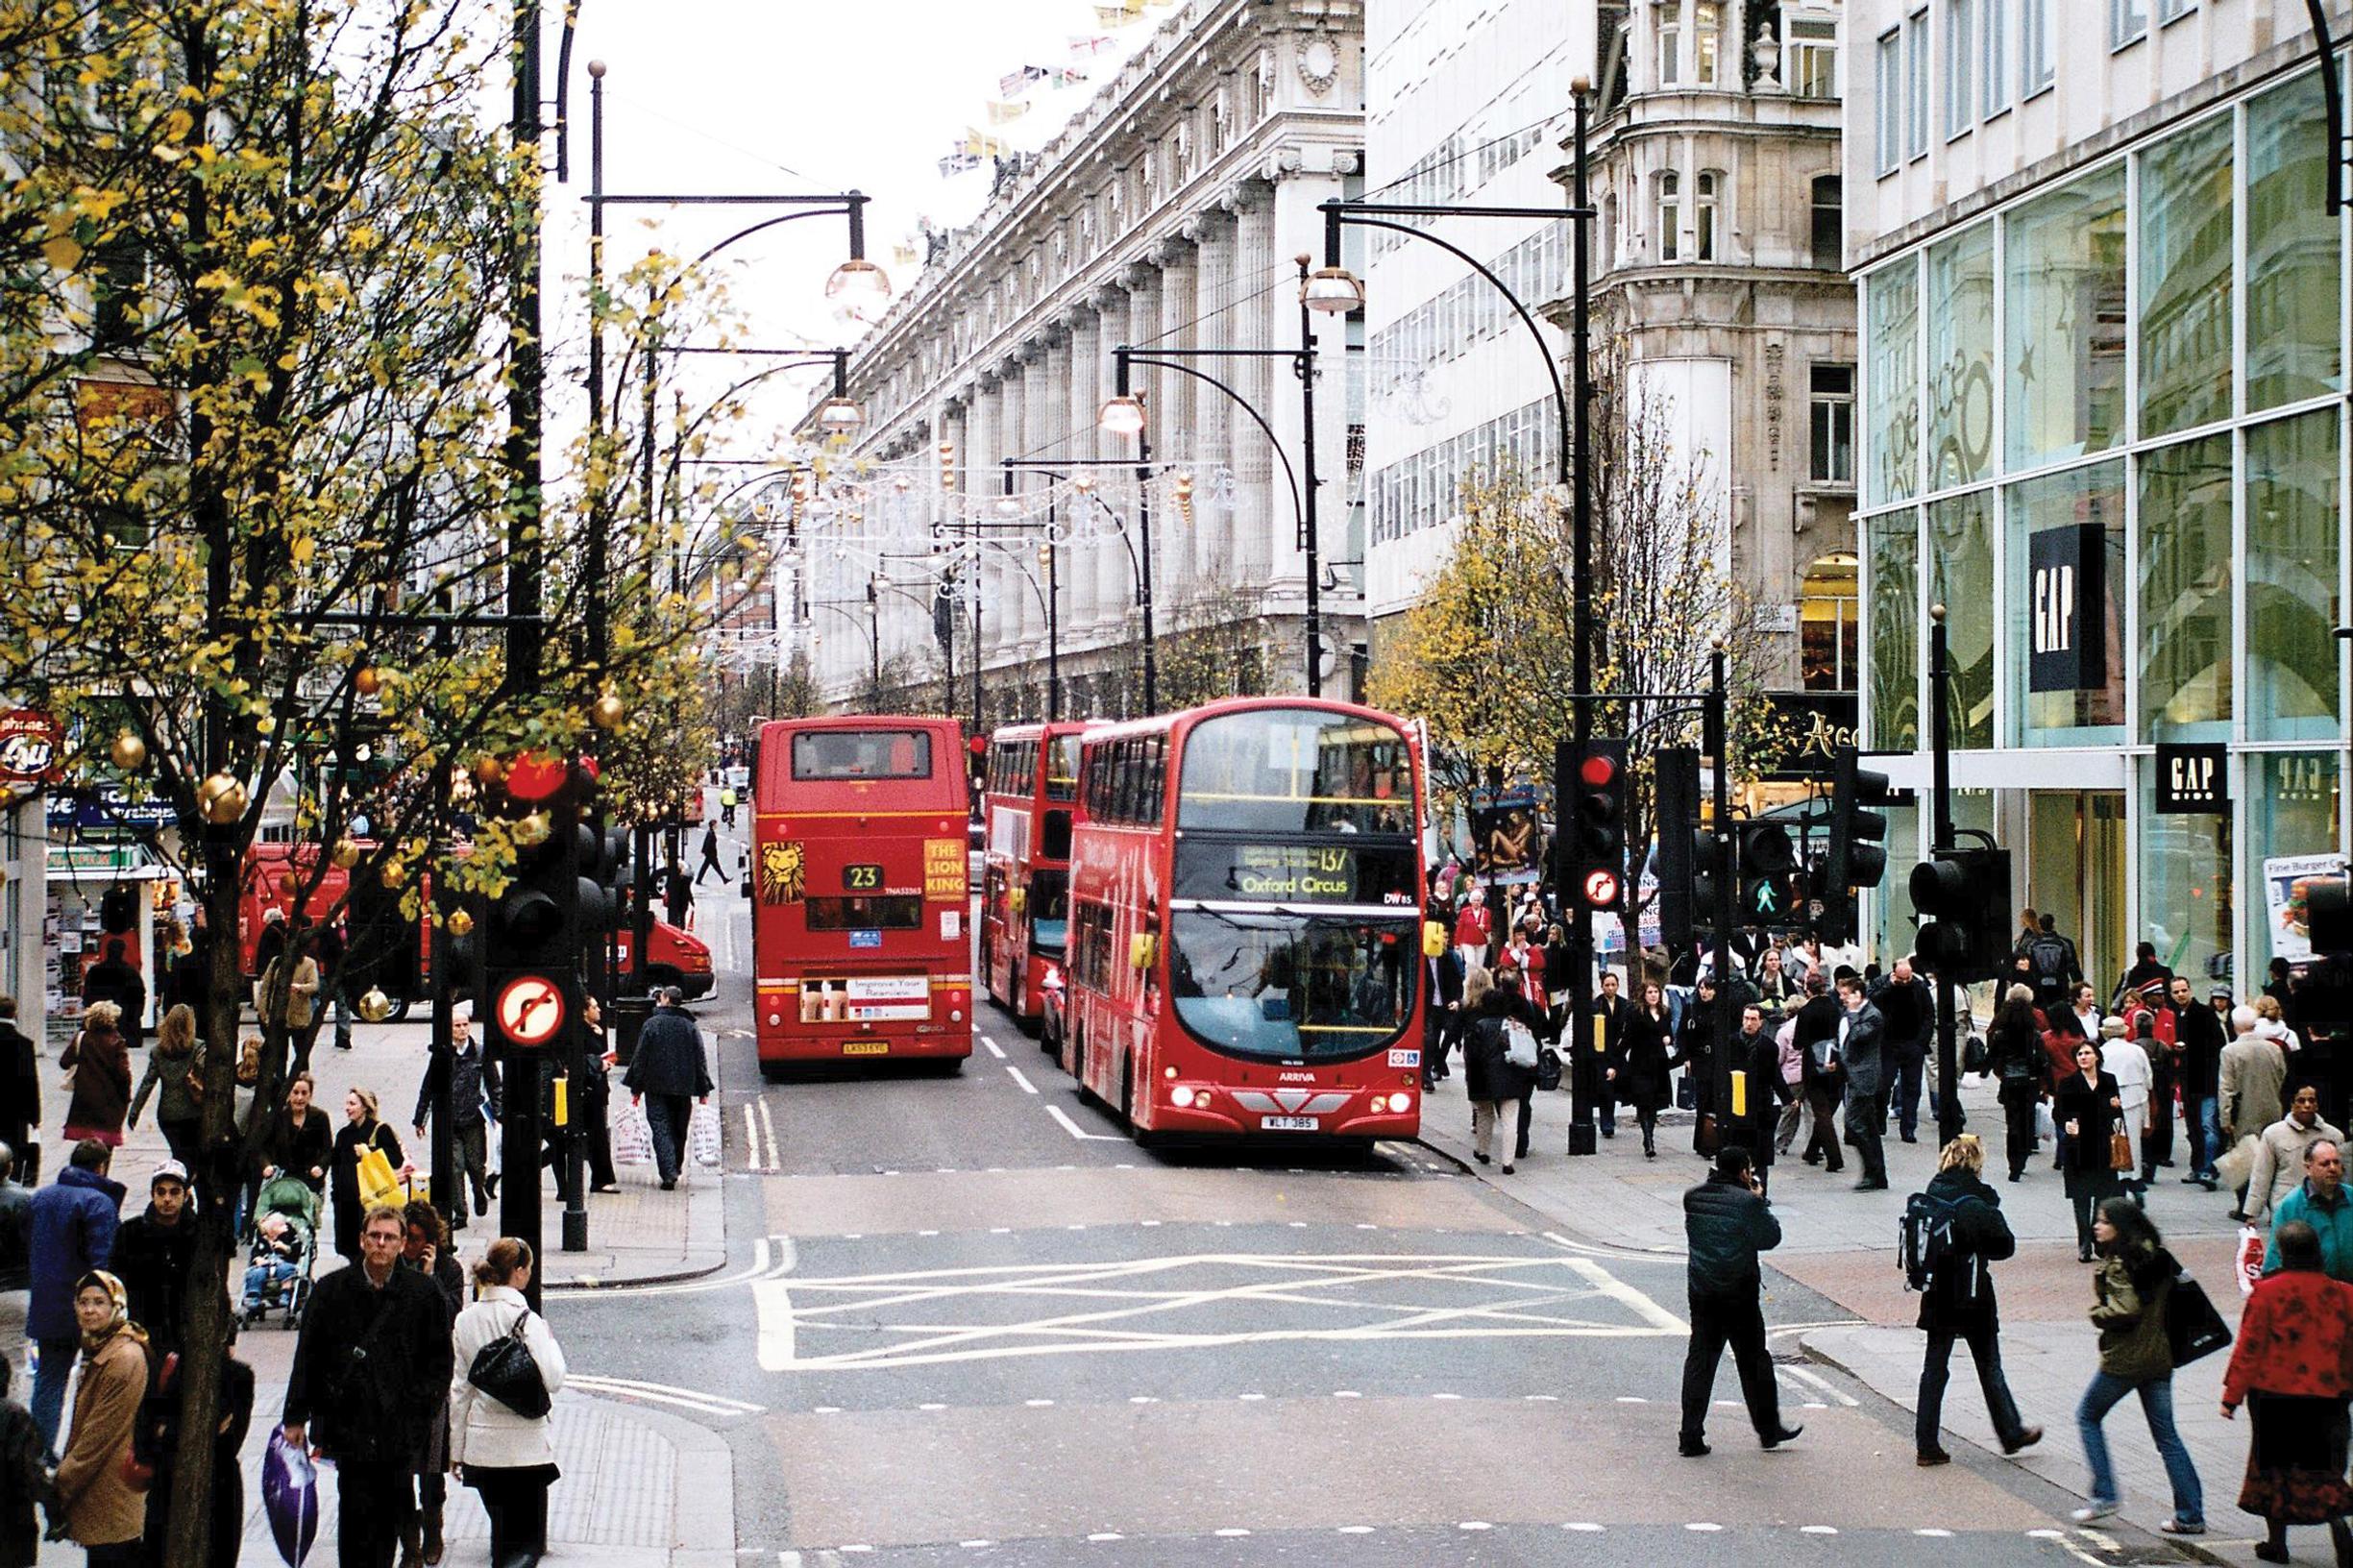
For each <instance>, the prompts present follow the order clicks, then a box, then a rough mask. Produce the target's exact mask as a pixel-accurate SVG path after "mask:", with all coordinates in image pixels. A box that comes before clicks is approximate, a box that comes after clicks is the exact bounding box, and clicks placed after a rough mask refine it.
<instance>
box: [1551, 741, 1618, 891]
mask: <svg viewBox="0 0 2353 1568" xmlns="http://www.w3.org/2000/svg"><path fill="white" fill-rule="evenodd" d="M1553 771H1554V785H1555V789H1554V795H1555V798H1556V799H1557V800H1559V801H1560V802H1561V815H1562V822H1563V824H1564V825H1563V828H1562V831H1561V833H1560V845H1561V847H1560V850H1559V853H1558V854H1557V855H1556V871H1557V872H1558V874H1559V878H1560V882H1561V885H1562V886H1563V887H1564V888H1566V889H1568V890H1569V896H1570V897H1571V898H1572V899H1573V900H1574V901H1575V903H1576V906H1577V907H1578V908H1580V909H1582V910H1583V911H1585V912H1586V913H1587V914H1594V913H1598V912H1602V911H1613V912H1614V911H1616V910H1617V909H1618V908H1619V907H1620V906H1621V904H1622V903H1623V901H1624V895H1625V891H1626V789H1627V784H1628V779H1627V776H1626V743H1625V741H1623V740H1620V739H1617V738H1615V737H1610V738H1605V739H1595V740H1590V741H1587V742H1586V743H1585V745H1584V747H1582V748H1581V749H1580V748H1579V747H1577V746H1576V745H1575V744H1574V743H1571V742H1567V741H1563V742H1562V743H1560V745H1559V746H1558V747H1556V750H1555V753H1554V759H1553Z"/></svg>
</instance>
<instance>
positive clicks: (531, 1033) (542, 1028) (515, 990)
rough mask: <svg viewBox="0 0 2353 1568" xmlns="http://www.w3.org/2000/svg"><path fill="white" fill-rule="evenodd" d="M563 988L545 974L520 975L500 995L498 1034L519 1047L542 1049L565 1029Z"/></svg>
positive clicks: (505, 986)
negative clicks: (538, 1046)
mask: <svg viewBox="0 0 2353 1568" xmlns="http://www.w3.org/2000/svg"><path fill="white" fill-rule="evenodd" d="M568 1011H569V1010H568V1009H567V1008H566V1007H565V1005H564V992H563V988H562V987H560V986H558V985H557V984H556V983H555V981H554V980H552V979H551V978H550V977H548V976H547V975H544V974H522V975H517V976H516V977H515V978H514V979H512V980H509V981H508V982H507V983H506V984H505V985H504V986H503V987H502V988H501V989H500V992H499V1001H498V1019H499V1032H500V1033H501V1034H502V1035H504V1036H505V1037H506V1038H507V1039H508V1040H509V1041H512V1042H513V1043H515V1044H517V1045H521V1046H536V1045H545V1044H546V1043H548V1041H551V1040H553V1039H554V1038H555V1036H556V1034H557V1032H558V1031H559V1030H561V1029H562V1028H563V1027H564V1017H565V1015H566V1013H567V1012H568Z"/></svg>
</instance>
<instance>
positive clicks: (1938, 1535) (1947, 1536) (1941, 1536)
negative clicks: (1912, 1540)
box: [1912, 1530, 1952, 1541]
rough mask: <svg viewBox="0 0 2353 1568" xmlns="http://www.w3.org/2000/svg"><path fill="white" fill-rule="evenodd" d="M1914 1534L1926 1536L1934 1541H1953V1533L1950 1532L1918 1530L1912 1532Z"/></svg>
mask: <svg viewBox="0 0 2353 1568" xmlns="http://www.w3.org/2000/svg"><path fill="white" fill-rule="evenodd" d="M1912 1533H1913V1534H1915V1535H1924V1536H1926V1537H1927V1538H1928V1539H1929V1540H1932V1541H1949V1540H1951V1539H1952V1531H1949V1530H1916V1531H1912Z"/></svg>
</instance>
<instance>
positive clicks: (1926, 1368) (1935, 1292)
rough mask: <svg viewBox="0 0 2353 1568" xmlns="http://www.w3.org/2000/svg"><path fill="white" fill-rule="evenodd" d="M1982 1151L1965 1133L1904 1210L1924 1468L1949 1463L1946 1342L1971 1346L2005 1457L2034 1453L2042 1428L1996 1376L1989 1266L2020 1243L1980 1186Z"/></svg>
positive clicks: (1917, 1426) (1997, 1325)
mask: <svg viewBox="0 0 2353 1568" xmlns="http://www.w3.org/2000/svg"><path fill="white" fill-rule="evenodd" d="M1984 1172H1985V1145H1984V1144H1983V1143H1981V1142H1979V1141H1978V1140H1977V1136H1976V1135H1975V1134H1974V1133H1963V1134H1962V1135H1961V1136H1960V1137H1958V1138H1956V1139H1953V1140H1952V1141H1951V1142H1949V1143H1948V1144H1946V1145H1945V1147H1944V1151H1943V1152H1942V1153H1941V1154H1939V1155H1938V1156H1937V1171H1936V1175H1935V1176H1934V1177H1932V1178H1930V1180H1929V1182H1928V1186H1927V1189H1926V1190H1925V1191H1924V1192H1921V1193H1919V1194H1917V1195H1915V1196H1914V1197H1913V1198H1912V1199H1911V1201H1910V1203H1909V1204H1908V1205H1907V1206H1906V1208H1905V1211H1904V1226H1905V1231H1906V1238H1907V1244H1909V1243H1911V1242H1912V1241H1913V1236H1912V1233H1913V1231H1914V1228H1915V1227H1919V1228H1920V1229H1921V1230H1922V1231H1923V1232H1924V1234H1923V1235H1922V1236H1921V1237H1919V1238H1918V1244H1917V1252H1918V1255H1919V1262H1920V1264H1921V1267H1922V1269H1923V1272H1924V1275H1925V1279H1924V1283H1923V1284H1922V1286H1921V1296H1920V1327H1921V1329H1922V1331H1923V1332H1924V1333H1925V1334H1926V1335H1927V1336H1928V1348H1927V1353H1926V1355H1925V1356H1924V1357H1923V1358H1922V1360H1921V1363H1920V1400H1919V1414H1918V1416H1917V1418H1916V1420H1915V1422H1914V1426H1913V1441H1914V1446H1915V1448H1916V1449H1917V1450H1918V1459H1919V1462H1920V1463H1921V1464H1922V1465H1924V1466H1928V1465H1939V1464H1950V1463H1951V1462H1952V1456H1951V1455H1950V1454H1948V1453H1947V1452H1946V1451H1945V1446H1944V1444H1943V1443H1942V1442H1941V1441H1939V1440H1938V1433H1939V1432H1940V1430H1941V1428H1942V1426H1943V1424H1944V1409H1945V1386H1946V1384H1947V1383H1948V1382H1949V1379H1950V1376H1951V1369H1952V1343H1953V1341H1954V1340H1955V1339H1958V1340H1960V1341H1962V1342H1963V1343H1965V1344H1967V1345H1968V1346H1969V1355H1970V1360H1973V1361H1975V1362H1976V1363H1977V1386H1978V1387H1979V1388H1980V1389H1981V1390H1982V1391H1983V1392H1984V1394H1985V1408H1986V1411H1987V1413H1988V1414H1990V1415H1991V1416H1992V1417H1993V1418H1994V1435H1995V1437H1996V1438H1997V1439H1998V1441H1999V1442H2000V1444H2001V1451H2002V1452H2003V1453H2004V1454H2015V1453H2017V1452H2018V1451H2019V1450H2021V1449H2022V1448H2032V1447H2033V1446H2034V1445H2035V1444H2036V1443H2039V1442H2041V1441H2042V1440H2043V1429H2042V1428H2041V1427H2030V1426H2027V1425H2026V1424H2025V1422H2024V1421H2022V1419H2020V1417H2019V1413H2018V1401H2017V1400H2016V1399H2014V1398H2012V1397H2011V1394H2010V1383H2009V1380H2008V1379H2007V1378H2005V1377H2004V1376H2003V1375H2002V1370H2001V1319H2000V1310H1999V1307H1998V1303H1997V1301H1996V1298H1995V1294H1994V1269H1993V1265H1994V1264H1996V1263H1998V1262H2001V1261H2002V1260H2003V1259H2005V1258H2008V1257H2011V1256H2013V1255H2015V1254H2016V1253H2017V1251H2018V1238H2017V1237H2015V1236H2014V1235H2013V1234H2012V1233H2011V1230H2010V1222H2009V1221H2008V1220H2007V1219H2005V1218H2004V1217H2003V1216H2002V1213H2001V1198H2000V1196H1999V1195H1998V1193H1996V1192H1995V1190H1994V1189H1993V1188H1990V1187H1988V1186H1986V1185H1985V1180H1984Z"/></svg>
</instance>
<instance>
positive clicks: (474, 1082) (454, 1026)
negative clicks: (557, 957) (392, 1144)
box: [409, 1002, 504, 1231]
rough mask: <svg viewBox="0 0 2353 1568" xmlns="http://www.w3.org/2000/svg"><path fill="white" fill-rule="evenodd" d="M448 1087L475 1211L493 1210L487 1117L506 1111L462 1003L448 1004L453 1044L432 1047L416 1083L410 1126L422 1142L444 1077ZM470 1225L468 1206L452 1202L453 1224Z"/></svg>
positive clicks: (454, 1142)
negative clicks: (422, 1073)
mask: <svg viewBox="0 0 2353 1568" xmlns="http://www.w3.org/2000/svg"><path fill="white" fill-rule="evenodd" d="M445 1078H446V1079H448V1080H449V1087H450V1146H451V1148H452V1150H453V1152H454V1153H455V1154H456V1156H457V1163H458V1164H459V1165H460V1166H461V1167H462V1168H463V1169H464V1171H465V1173H466V1180H467V1181H468V1182H469V1183H470V1184H471V1185H472V1186H473V1188H474V1212H475V1213H477V1214H487V1213H490V1128H489V1124H488V1123H487V1122H486V1121H485V1120H484V1119H483V1118H484V1115H485V1113H484V1109H483V1108H484V1105H485V1104H487V1106H488V1108H489V1109H488V1113H487V1114H488V1115H493V1116H496V1115H503V1114H504V1113H502V1111H501V1110H500V1109H499V1088H500V1084H499V1068H498V1064H496V1063H494V1062H492V1061H491V1060H490V1059H489V1058H488V1057H486V1056H484V1055H483V1054H482V1047H481V1043H480V1041H477V1040H476V1039H475V1038H474V1009H473V1008H472V1007H470V1006H468V1005H467V1004H466V1003H464V1002H460V1003H458V1004H457V1005H456V1006H455V1007H453V1008H452V1009H450V1048H449V1049H448V1050H446V1051H431V1052H429V1053H428V1055H427V1057H426V1062H425V1076H424V1078H423V1079H421V1080H420V1081H419V1082H418V1084H417V1114H416V1115H414V1116H413V1117H411V1118H410V1122H409V1125H410V1127H411V1129H412V1130H413V1131H414V1132H415V1133H416V1135H417V1139H418V1141H419V1142H423V1141H424V1139H425V1132H426V1128H425V1118H426V1116H427V1115H429V1113H430V1112H431V1111H432V1108H433V1098H434V1095H435V1094H436V1093H437V1092H438V1091H439V1090H440V1088H441V1083H442V1080H443V1079H445ZM465 1228H466V1206H465V1205H464V1204H463V1203H453V1204H451V1205H450V1229H452V1230H453V1231H462V1230H464V1229H465Z"/></svg>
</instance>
